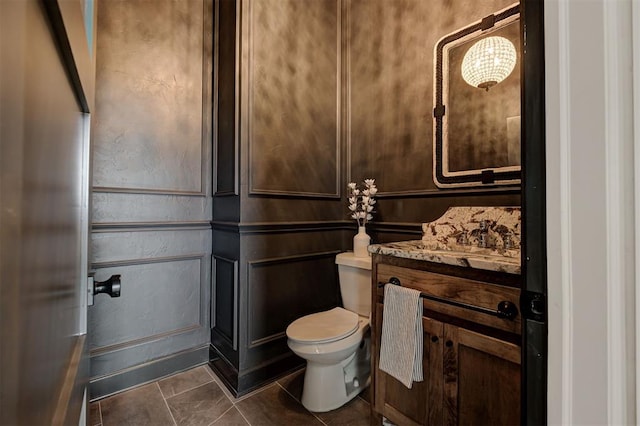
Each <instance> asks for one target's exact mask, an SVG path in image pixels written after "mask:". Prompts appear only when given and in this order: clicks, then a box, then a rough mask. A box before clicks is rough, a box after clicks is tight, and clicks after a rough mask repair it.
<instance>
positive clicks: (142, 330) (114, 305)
mask: <svg viewBox="0 0 640 426" xmlns="http://www.w3.org/2000/svg"><path fill="white" fill-rule="evenodd" d="M94 268H95V269H96V279H97V280H98V281H102V280H105V279H107V278H108V277H109V276H111V275H112V274H116V273H117V274H121V275H122V290H121V292H122V296H121V297H119V298H109V297H108V296H106V295H98V296H97V297H96V299H97V300H96V304H95V305H94V306H93V308H92V309H93V315H91V317H90V320H89V321H90V322H89V327H90V329H91V334H90V335H89V348H90V349H91V350H92V351H104V350H105V347H114V346H116V345H117V346H129V345H132V344H134V343H141V342H142V341H150V340H155V339H158V338H160V337H164V336H167V335H170V334H176V333H180V332H182V331H186V330H189V329H194V328H199V327H200V326H201V325H203V324H202V321H203V319H204V318H206V316H205V313H203V312H201V309H199V308H200V305H201V303H200V300H201V297H202V296H203V292H202V287H203V285H204V284H203V283H202V278H204V277H206V276H207V275H208V274H205V273H204V271H203V259H202V257H184V258H183V257H174V258H160V259H137V260H130V261H123V262H110V263H107V264H94ZM98 298H100V299H98Z"/></svg>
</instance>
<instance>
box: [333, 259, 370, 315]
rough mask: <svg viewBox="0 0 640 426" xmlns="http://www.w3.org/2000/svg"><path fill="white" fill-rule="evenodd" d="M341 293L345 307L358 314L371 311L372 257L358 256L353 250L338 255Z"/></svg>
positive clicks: (367, 313) (365, 313)
mask: <svg viewBox="0 0 640 426" xmlns="http://www.w3.org/2000/svg"><path fill="white" fill-rule="evenodd" d="M336 264H337V265H338V278H339V280H340V294H341V295H342V303H343V305H344V308H345V309H347V310H349V311H351V312H355V313H357V314H358V315H362V316H369V314H370V313H371V257H370V256H367V257H356V256H354V254H353V252H350V251H348V252H346V253H340V254H339V255H337V256H336Z"/></svg>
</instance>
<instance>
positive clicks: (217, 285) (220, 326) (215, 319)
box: [211, 255, 238, 350]
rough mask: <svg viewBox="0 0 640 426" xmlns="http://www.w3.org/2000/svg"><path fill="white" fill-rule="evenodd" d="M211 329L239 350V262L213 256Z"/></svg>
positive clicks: (234, 348)
mask: <svg viewBox="0 0 640 426" xmlns="http://www.w3.org/2000/svg"><path fill="white" fill-rule="evenodd" d="M212 276H213V290H212V291H211V298H212V301H211V306H212V312H211V322H212V324H211V328H212V331H213V332H214V333H216V334H218V335H219V336H221V337H222V338H224V339H225V340H226V341H227V343H228V344H229V345H230V346H231V347H232V348H233V350H237V349H238V335H237V330H238V261H236V260H231V259H226V258H224V257H220V256H215V255H214V256H213V273H212Z"/></svg>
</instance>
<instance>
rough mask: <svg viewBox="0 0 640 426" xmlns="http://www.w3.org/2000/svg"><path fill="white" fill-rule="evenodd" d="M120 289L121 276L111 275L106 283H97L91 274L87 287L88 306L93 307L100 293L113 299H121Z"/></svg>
mask: <svg viewBox="0 0 640 426" xmlns="http://www.w3.org/2000/svg"><path fill="white" fill-rule="evenodd" d="M120 288H121V282H120V275H111V276H110V277H109V279H108V280H106V281H96V280H95V279H94V278H93V273H91V274H90V275H89V282H88V286H87V305H88V306H93V297H94V296H95V295H97V294H100V293H104V294H108V295H109V296H111V297H120Z"/></svg>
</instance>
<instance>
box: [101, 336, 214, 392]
mask: <svg viewBox="0 0 640 426" xmlns="http://www.w3.org/2000/svg"><path fill="white" fill-rule="evenodd" d="M208 360H209V348H208V346H203V347H198V348H193V349H189V350H186V351H183V352H179V353H177V354H172V355H169V356H166V357H163V358H160V359H156V360H153V361H150V362H147V363H144V364H140V365H137V366H135V367H132V368H128V369H126V370H122V371H119V372H116V373H114V374H111V375H108V376H103V377H99V378H96V379H91V380H90V382H89V399H90V400H91V401H95V400H98V399H102V398H105V397H107V396H111V395H113V394H116V393H119V392H122V391H125V390H127V389H131V388H134V387H136V386H140V385H143V384H146V383H150V382H154V381H156V380H158V379H161V378H163V377H166V376H169V375H171V374H174V373H177V372H180V371H183V370H187V369H189V368H192V367H196V366H198V365H201V364H205V363H207V361H208Z"/></svg>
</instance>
